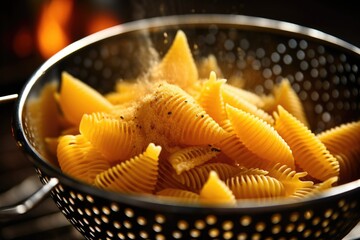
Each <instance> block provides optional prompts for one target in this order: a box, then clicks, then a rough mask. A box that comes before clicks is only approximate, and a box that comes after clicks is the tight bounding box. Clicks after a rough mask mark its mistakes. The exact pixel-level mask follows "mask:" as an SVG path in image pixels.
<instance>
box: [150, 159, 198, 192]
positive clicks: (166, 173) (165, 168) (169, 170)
mask: <svg viewBox="0 0 360 240" xmlns="http://www.w3.org/2000/svg"><path fill="white" fill-rule="evenodd" d="M158 172H159V176H158V180H157V183H156V188H155V189H156V191H161V190H163V189H167V188H171V189H182V190H190V191H193V188H192V187H189V186H185V185H184V184H182V183H180V182H179V181H178V180H177V174H176V172H175V170H174V168H173V167H172V166H171V164H170V162H169V161H167V159H160V161H159V171H158Z"/></svg>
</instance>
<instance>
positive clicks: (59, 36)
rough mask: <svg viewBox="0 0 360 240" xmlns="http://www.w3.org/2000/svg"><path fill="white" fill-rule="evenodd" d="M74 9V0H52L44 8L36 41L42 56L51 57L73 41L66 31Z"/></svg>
mask: <svg viewBox="0 0 360 240" xmlns="http://www.w3.org/2000/svg"><path fill="white" fill-rule="evenodd" d="M73 7H74V3H73V0H51V1H50V2H49V3H48V4H45V5H44V6H43V8H42V10H41V13H40V18H39V24H38V28H37V33H36V34H37V38H36V39H37V44H38V48H39V51H40V54H41V55H42V56H43V57H44V58H49V57H51V56H52V55H54V54H55V53H56V52H58V51H59V50H61V49H62V48H64V47H65V46H67V45H68V44H69V43H70V41H71V39H70V36H69V35H68V33H67V31H66V30H67V27H68V24H69V21H70V18H71V14H72V11H73Z"/></svg>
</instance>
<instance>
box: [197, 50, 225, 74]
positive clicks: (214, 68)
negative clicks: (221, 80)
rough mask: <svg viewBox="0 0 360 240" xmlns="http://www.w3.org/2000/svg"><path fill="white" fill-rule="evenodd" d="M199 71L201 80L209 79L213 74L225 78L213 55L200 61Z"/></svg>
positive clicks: (198, 64)
mask: <svg viewBox="0 0 360 240" xmlns="http://www.w3.org/2000/svg"><path fill="white" fill-rule="evenodd" d="M197 69H198V73H199V79H205V78H207V77H209V74H210V73H211V72H215V74H216V76H218V77H223V74H222V71H221V69H220V67H219V64H218V62H217V60H216V57H215V56H214V55H213V54H210V55H208V56H207V57H204V58H202V59H200V61H199V62H198V63H197Z"/></svg>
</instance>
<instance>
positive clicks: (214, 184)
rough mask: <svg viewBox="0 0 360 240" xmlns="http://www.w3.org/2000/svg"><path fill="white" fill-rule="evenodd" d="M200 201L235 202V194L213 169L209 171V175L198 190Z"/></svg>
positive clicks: (214, 202) (213, 202)
mask: <svg viewBox="0 0 360 240" xmlns="http://www.w3.org/2000/svg"><path fill="white" fill-rule="evenodd" d="M199 195H200V201H201V202H203V203H207V204H225V203H226V204H235V196H234V194H233V193H232V192H231V190H230V189H229V188H228V186H226V184H225V183H224V182H223V181H222V180H221V179H220V178H219V176H218V175H217V173H216V172H215V171H210V173H209V177H208V179H207V180H206V182H205V183H204V186H203V187H202V188H201V190H200V193H199Z"/></svg>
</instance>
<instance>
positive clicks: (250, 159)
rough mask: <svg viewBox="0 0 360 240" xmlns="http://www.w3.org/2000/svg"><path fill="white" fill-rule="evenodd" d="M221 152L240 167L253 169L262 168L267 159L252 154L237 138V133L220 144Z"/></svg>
mask: <svg viewBox="0 0 360 240" xmlns="http://www.w3.org/2000/svg"><path fill="white" fill-rule="evenodd" d="M218 145H219V148H220V149H221V152H222V153H224V154H225V155H226V156H228V157H229V158H230V159H231V160H233V161H234V162H235V163H236V164H237V165H239V166H240V167H246V168H253V167H259V166H261V163H262V162H264V161H266V159H262V158H260V157H259V156H258V155H256V154H255V153H253V152H251V151H250V150H249V149H248V148H247V147H246V146H245V145H244V144H243V143H242V142H241V141H240V139H239V138H238V137H237V136H236V134H235V133H233V134H232V135H230V136H229V137H227V138H225V139H223V140H221V141H220V142H219V143H218Z"/></svg>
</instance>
